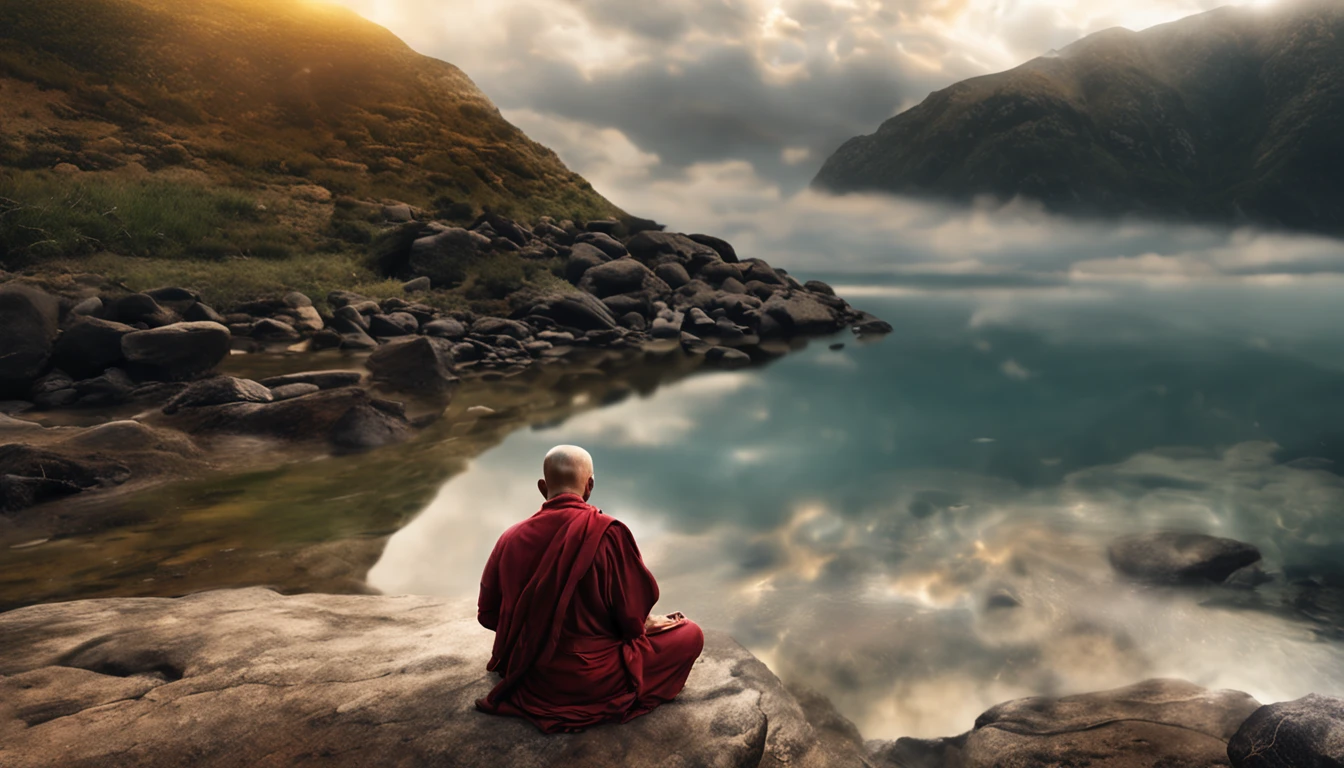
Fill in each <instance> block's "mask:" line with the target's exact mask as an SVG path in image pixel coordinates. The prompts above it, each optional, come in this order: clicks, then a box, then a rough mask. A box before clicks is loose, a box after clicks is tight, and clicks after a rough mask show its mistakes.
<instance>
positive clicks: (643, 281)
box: [578, 258, 672, 299]
mask: <svg viewBox="0 0 1344 768" xmlns="http://www.w3.org/2000/svg"><path fill="white" fill-rule="evenodd" d="M578 285H579V290H582V291H586V292H588V293H591V294H593V295H595V296H597V297H598V298H599V299H605V298H607V297H608V296H615V295H617V294H620V293H630V292H632V291H647V292H649V293H650V294H652V295H654V296H666V295H667V294H669V293H671V292H672V289H671V288H669V287H668V285H667V283H664V282H663V281H662V280H659V279H658V278H657V277H656V276H655V275H654V274H653V272H652V271H651V270H650V269H649V268H648V267H646V266H644V265H643V264H641V263H639V262H638V261H636V260H634V259H631V258H623V259H616V260H615V261H609V262H607V263H605V264H599V265H597V266H595V267H593V268H591V269H589V270H588V271H587V272H585V273H584V274H583V279H582V280H580V281H579V284H578Z"/></svg>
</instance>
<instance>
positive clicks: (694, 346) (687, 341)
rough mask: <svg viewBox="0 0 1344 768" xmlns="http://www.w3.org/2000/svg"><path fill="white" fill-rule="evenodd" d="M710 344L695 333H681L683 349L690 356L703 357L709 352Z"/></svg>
mask: <svg viewBox="0 0 1344 768" xmlns="http://www.w3.org/2000/svg"><path fill="white" fill-rule="evenodd" d="M709 348H710V347H709V344H706V343H705V341H704V340H703V339H701V338H700V337H699V336H696V335H695V334H693V333H687V332H685V331H682V332H681V349H682V351H683V352H685V353H686V354H688V355H703V354H705V353H706V352H708V351H709Z"/></svg>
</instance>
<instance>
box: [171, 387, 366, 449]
mask: <svg viewBox="0 0 1344 768" xmlns="http://www.w3.org/2000/svg"><path fill="white" fill-rule="evenodd" d="M374 402H375V401H374V399H373V398H372V397H370V395H369V393H368V392H366V391H364V390H363V389H360V388H359V387H345V388H342V389H329V390H322V391H319V392H314V393H312V394H309V395H302V396H299V397H293V398H289V399H286V400H275V401H272V402H269V403H228V404H226V405H212V406H204V407H201V408H184V409H182V410H180V411H178V412H177V413H175V414H172V415H171V416H166V417H164V418H165V420H166V422H167V424H168V425H169V426H171V427H173V428H175V429H179V430H181V431H183V432H187V433H188V434H192V435H251V436H256V437H271V438H276V439H280V440H287V441H293V442H310V441H317V442H325V443H329V444H334V443H335V439H336V437H337V436H338V434H348V431H347V429H346V428H345V427H343V428H342V430H339V431H338V430H337V429H336V426H337V424H339V423H340V422H341V419H342V418H343V417H344V416H345V415H346V414H347V413H349V412H350V410H351V409H352V408H366V407H368V408H371V407H374V405H373V403H374ZM342 439H343V440H346V439H348V438H346V437H343V438H342ZM337 447H338V448H340V447H341V446H337Z"/></svg>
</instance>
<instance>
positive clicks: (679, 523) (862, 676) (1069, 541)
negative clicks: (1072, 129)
mask: <svg viewBox="0 0 1344 768" xmlns="http://www.w3.org/2000/svg"><path fill="white" fill-rule="evenodd" d="M872 279H873V280H878V279H877V278H872ZM886 279H887V280H888V282H885V283H883V282H880V281H879V282H878V283H877V284H878V285H886V286H889V287H894V288H895V289H896V290H893V291H891V292H890V293H887V294H881V293H879V292H877V291H873V292H870V298H869V299H867V300H865V302H864V304H865V306H867V307H868V308H870V309H872V310H874V311H875V312H877V313H878V314H880V315H882V316H883V317H886V318H888V319H891V320H892V321H893V322H894V323H895V324H896V325H897V327H898V329H902V331H903V332H902V331H898V333H897V334H895V335H893V336H892V337H890V338H889V339H887V340H886V341H884V342H881V343H878V344H854V343H850V344H849V345H848V346H847V347H846V348H845V349H844V350H841V351H838V352H837V351H832V350H829V349H827V348H826V346H827V345H826V344H814V345H812V347H811V348H809V349H808V350H806V351H804V352H802V353H800V354H797V355H794V356H791V357H788V358H785V359H784V360H782V361H780V362H778V363H776V364H774V365H772V366H771V367H769V368H767V369H765V370H763V371H750V372H742V373H733V374H708V375H704V376H700V377H695V378H692V379H689V380H686V381H683V382H680V383H677V384H674V385H672V386H668V387H665V388H663V389H660V390H658V391H656V392H655V393H653V394H652V395H651V396H649V397H647V398H642V399H629V400H626V401H624V402H621V403H619V404H616V405H614V406H611V407H608V408H605V409H602V410H598V411H594V412H589V413H586V414H582V415H579V416H577V417H574V418H572V419H570V420H569V421H568V422H566V423H564V424H561V425H559V426H555V427H552V428H548V429H545V430H541V431H533V432H520V433H517V434H515V435H513V436H511V437H510V438H508V440H506V441H505V443H504V444H502V445H501V446H500V447H498V448H497V449H495V450H493V451H491V452H489V453H487V454H486V455H485V456H482V457H481V458H480V459H479V460H478V461H477V462H476V463H475V464H474V466H473V467H472V469H471V470H470V471H468V472H466V473H465V474H463V475H461V476H459V477H457V478H454V479H452V480H451V481H449V482H448V483H447V484H445V486H444V488H443V489H442V491H441V492H440V494H439V496H438V498H437V499H436V500H435V501H434V503H433V504H431V505H430V507H429V508H428V509H427V510H426V512H425V513H424V514H423V515H422V516H421V517H420V518H418V519H417V520H416V521H415V522H413V523H412V524H411V525H409V526H407V527H406V528H405V529H403V530H402V531H401V532H400V533H398V534H397V535H396V536H394V537H393V539H392V541H391V543H390V544H389V546H388V549H387V551H386V552H385V553H384V556H383V559H382V561H381V562H380V563H379V565H378V566H377V567H376V568H375V569H374V570H373V572H372V573H371V574H370V580H371V583H372V584H373V585H374V586H376V587H378V588H380V589H383V590H385V591H388V592H422V593H432V594H444V595H470V594H472V593H474V590H475V586H476V583H477V580H478V578H479V573H480V568H481V565H482V563H483V562H484V559H485V556H486V554H488V552H489V549H490V547H491V546H492V545H493V543H494V541H495V538H496V537H497V536H498V534H499V533H500V532H501V531H502V530H503V529H504V528H505V527H506V526H507V525H509V524H511V523H512V522H514V521H516V520H518V519H520V518H522V517H524V516H526V515H528V514H530V513H531V512H533V511H535V509H536V508H537V506H538V504H539V502H540V498H539V496H538V495H537V493H536V490H535V488H534V481H535V478H536V476H537V474H538V467H539V463H540V457H541V456H542V455H543V453H544V452H545V450H546V449H547V448H549V447H550V446H551V445H553V444H556V443H560V442H579V443H581V444H583V445H585V446H586V447H588V448H589V449H590V450H591V451H592V452H593V454H594V456H595V458H596V461H597V466H598V490H597V493H596V494H595V497H594V501H595V503H597V504H598V505H599V506H602V507H604V508H605V509H606V510H607V511H609V512H610V513H612V514H614V515H616V516H617V517H619V518H621V519H622V520H624V521H626V522H627V523H628V524H629V525H630V526H631V528H632V529H633V530H634V532H635V535H636V537H637V538H638V540H639V541H640V543H641V547H642V548H643V551H644V555H645V558H646V559H647V560H648V561H649V563H650V565H651V567H652V568H653V569H654V571H655V573H656V574H657V575H658V577H659V581H660V584H661V585H662V588H663V601H662V604H661V607H662V608H664V609H667V610H684V611H686V612H688V613H690V614H691V615H693V616H694V617H696V618H697V619H698V620H700V621H702V622H703V623H704V624H705V625H707V626H710V627H715V628H720V629H724V630H727V631H729V632H731V633H732V634H733V635H734V636H735V637H737V638H738V639H739V640H740V641H742V642H743V643H744V644H746V645H747V646H749V647H750V648H751V649H752V650H753V651H755V652H756V653H757V654H758V655H760V656H761V657H762V658H763V659H764V660H766V661H767V663H769V664H770V665H771V667H772V668H773V669H774V670H775V671H776V672H778V673H779V674H780V675H781V676H783V677H785V678H786V679H794V680H798V681H801V682H805V683H808V684H810V685H812V686H813V687H816V688H818V689H820V690H822V691H823V692H824V693H826V694H827V695H828V696H829V697H830V698H831V699H832V700H833V701H834V702H835V703H836V704H837V706H839V707H840V709H841V710H842V711H843V712H844V713H845V714H847V715H848V716H850V717H851V718H853V719H854V720H855V721H856V722H857V723H858V725H859V727H860V729H861V730H862V731H863V732H864V734H865V735H866V736H869V737H891V736H896V735H918V736H934V735H948V734H953V733H957V732H960V731H962V730H965V729H966V728H968V727H969V726H970V724H971V723H972V721H973V719H974V717H975V716H976V715H977V714H979V713H980V712H981V711H983V710H984V709H986V708H988V707H989V706H991V705H993V704H995V703H997V702H999V701H1002V700H1004V699H1007V698H1011V697H1015V696H1024V695H1032V694H1049V693H1064V692H1071V691H1080V690H1088V689H1097V688H1104V687H1111V686H1117V685H1122V684H1127V683H1130V682H1133V681H1135V680H1137V679H1141V678H1145V677H1150V676H1174V677H1182V678H1186V679H1190V680H1192V681H1194V682H1196V683H1199V684H1202V685H1207V686H1212V687H1232V688H1238V689H1241V690H1246V691H1248V692H1250V693H1251V694H1253V695H1255V696H1257V697H1259V698H1261V699H1262V700H1276V699H1286V698H1295V697H1297V696H1300V695H1302V694H1304V693H1306V692H1308V691H1313V690H1314V691H1318V692H1322V693H1335V694H1339V693H1344V647H1341V645H1340V644H1338V643H1335V642H1332V641H1328V640H1327V639H1325V636H1326V635H1325V634H1322V633H1321V632H1318V630H1322V629H1328V628H1322V627H1321V626H1319V625H1312V624H1309V623H1307V622H1306V621H1305V620H1303V619H1301V618H1299V617H1296V616H1294V615H1291V614H1289V613H1288V612H1286V611H1284V610H1281V605H1282V593H1283V590H1284V589H1285V584H1284V579H1282V578H1280V579H1279V580H1278V581H1277V582H1276V583H1274V584H1269V585H1266V586H1264V587H1262V588H1261V589H1260V590H1259V591H1258V592H1257V593H1233V592H1232V591H1230V590H1193V591H1169V590H1161V589H1150V588H1143V587H1137V586H1133V585H1130V584H1128V583H1125V582H1122V581H1118V580H1117V579H1116V578H1115V576H1114V575H1113V573H1112V571H1111V569H1110V566H1109V565H1108V564H1107V561H1106V555H1105V548H1106V544H1107V543H1108V542H1109V541H1110V540H1111V539H1113V538H1114V537H1116V536H1119V535H1123V534H1126V533H1131V532H1135V531H1145V530H1154V529H1165V528H1180V529H1190V530H1197V531H1204V532H1209V533H1213V534H1217V535H1225V536H1231V537H1234V538H1238V539H1243V540H1246V541H1251V542H1253V543H1255V544H1256V545H1258V546H1259V547H1260V548H1261V549H1262V551H1263V552H1264V553H1265V556H1266V565H1267V568H1268V569H1269V570H1270V571H1273V572H1282V571H1283V570H1284V569H1285V568H1287V569H1291V570H1292V571H1293V572H1294V573H1298V574H1310V573H1317V572H1321V573H1329V572H1330V569H1331V568H1337V567H1338V566H1337V564H1338V563H1339V562H1340V561H1341V559H1342V558H1341V557H1340V554H1341V552H1344V544H1341V540H1342V539H1344V522H1341V521H1340V520H1339V519H1338V516H1337V510H1339V509H1340V508H1341V507H1342V506H1344V481H1341V478H1340V477H1339V476H1338V475H1337V474H1335V473H1334V471H1333V469H1332V468H1333V467H1334V466H1336V465H1335V464H1333V463H1331V462H1333V461H1337V460H1338V459H1339V458H1341V455H1339V454H1341V449H1340V446H1339V445H1337V444H1336V439H1337V438H1336V434H1335V431H1334V430H1335V427H1334V426H1333V425H1338V424H1341V423H1344V412H1341V409H1342V408H1344V405H1341V404H1339V403H1338V402H1337V401H1338V397H1337V393H1338V392H1339V391H1340V390H1341V387H1344V371H1341V370H1340V367H1339V364H1338V362H1337V361H1335V360H1334V359H1332V356H1331V354H1329V351H1330V350H1332V349H1333V350H1337V349H1338V348H1339V347H1338V342H1339V333H1338V332H1337V331H1335V330H1334V329H1333V328H1330V327H1327V325H1328V324H1327V323H1325V322H1324V321H1322V320H1320V319H1316V320H1312V321H1308V320H1304V319H1303V318H1302V317H1301V311H1302V310H1303V308H1307V309H1310V308H1311V306H1312V305H1313V302H1316V301H1320V300H1322V299H1323V298H1324V294H1323V293H1318V292H1317V291H1316V290H1315V289H1314V288H1313V287H1311V286H1302V287H1300V290H1297V291H1296V292H1294V291H1290V290H1287V289H1285V288H1283V287H1282V286H1268V287H1266V286H1250V285H1246V284H1244V283H1237V284H1233V285H1230V286H1229V285H1223V286H1212V285H1209V284H1206V283H1198V284H1194V285H1191V286H1187V287H1186V288H1184V289H1180V290H1177V289H1171V290H1168V291H1165V292H1163V293H1161V294H1157V293H1151V292H1142V291H1139V292H1135V291H1133V290H1131V289H1130V288H1129V287H1125V286H1118V287H1117V286H1109V287H1108V286H1101V287H1094V288H1093V289H1090V290H1092V291H1093V295H1092V296H1090V297H1089V298H1088V299H1087V300H1085V301H1084V300H1080V299H1078V298H1077V297H1070V296H1060V295H1055V294H1051V295H1047V296H1044V297H1043V296H1041V295H1040V294H1030V293H1023V292H1020V291H1015V290H1007V291H1004V290H997V291H988V292H985V291H980V290H976V291H964V290H946V289H943V290H930V289H926V288H920V289H916V290H913V291H911V290H910V289H909V288H908V286H901V285H900V284H899V278H886ZM1238 293H1240V295H1242V296H1243V297H1250V298H1251V299H1253V300H1250V301H1243V302H1242V303H1241V304H1240V305H1239V306H1244V307H1245V308H1246V311H1244V312H1238V313H1233V314H1235V316H1230V315H1228V313H1224V316H1217V315H1214V314H1211V313H1210V311H1209V310H1210V308H1211V307H1214V306H1217V305H1218V303H1219V302H1223V304H1222V306H1227V304H1226V302H1227V301H1228V300H1229V297H1230V296H1231V297H1235V296H1236V295H1238ZM1257 318H1258V319H1260V320H1262V322H1259V323H1258V324H1257V323H1256V322H1255V321H1256V319H1257ZM1339 327H1341V326H1339V325H1336V326H1334V328H1339ZM1250 337H1258V338H1263V339H1266V340H1269V341H1270V343H1269V344H1268V345H1267V346H1263V345H1262V346H1257V345H1255V344H1250V343H1248V341H1247V339H1248V338H1250ZM836 359H842V360H845V361H847V362H846V363H845V365H844V366H843V367H837V366H836V364H835V360H836ZM1010 362H1011V363H1012V365H1009V363H1010ZM1257 601H1258V603H1259V604H1258V605H1257V604H1256V603H1257Z"/></svg>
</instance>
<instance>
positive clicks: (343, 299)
mask: <svg viewBox="0 0 1344 768" xmlns="http://www.w3.org/2000/svg"><path fill="white" fill-rule="evenodd" d="M368 300H369V297H368V296H365V295H364V294H362V293H354V292H351V291H331V292H330V293H328V294H327V304H328V305H330V306H331V307H332V308H333V309H338V308H340V307H345V306H349V305H351V304H360V303H363V302H365V301H368Z"/></svg>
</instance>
